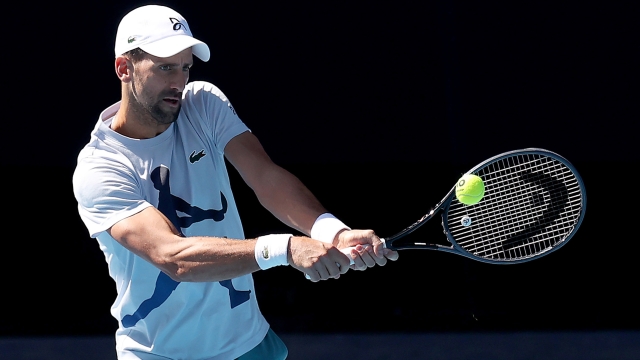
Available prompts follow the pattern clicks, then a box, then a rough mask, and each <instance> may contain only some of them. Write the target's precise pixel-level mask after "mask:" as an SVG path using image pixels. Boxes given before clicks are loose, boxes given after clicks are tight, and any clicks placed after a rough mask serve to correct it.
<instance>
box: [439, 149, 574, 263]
mask: <svg viewBox="0 0 640 360" xmlns="http://www.w3.org/2000/svg"><path fill="white" fill-rule="evenodd" d="M467 173H469V174H475V175H478V176H480V177H481V178H482V179H483V181H484V184H485V194H484V197H483V198H482V200H481V201H480V202H479V203H477V204H475V205H465V204H462V203H461V202H460V201H458V200H457V199H456V198H455V190H454V189H455V187H454V189H452V190H451V191H450V192H449V194H448V195H447V196H446V197H445V199H444V200H443V201H442V210H443V212H442V226H443V228H444V232H445V234H446V235H447V238H448V240H449V242H451V244H452V245H453V246H452V248H451V251H453V252H458V253H460V254H462V255H464V256H467V257H470V258H473V259H475V260H479V261H483V262H488V263H494V264H496V263H497V264H514V263H521V262H525V261H530V260H533V259H536V258H539V257H541V256H544V255H547V254H549V253H551V252H553V251H555V250H557V249H559V248H560V247H562V246H563V245H565V244H566V243H567V242H568V241H569V239H571V238H572V237H573V235H574V234H575V233H576V231H577V230H578V228H579V227H580V225H581V223H582V221H583V219H584V216H585V211H586V204H587V195H586V191H585V187H584V183H583V181H582V178H581V177H580V175H579V174H578V172H577V170H576V169H575V167H574V166H573V165H572V164H571V163H570V162H569V161H568V160H567V159H565V158H564V157H562V156H560V155H558V154H556V153H554V152H552V151H548V150H545V149H539V148H528V149H522V150H514V151H510V152H506V153H503V154H500V155H497V156H494V157H492V158H490V159H487V160H485V161H484V162H482V163H480V164H478V165H477V166H475V167H474V168H472V169H471V170H469V171H468V172H467ZM439 250H445V251H449V250H448V249H446V248H441V249H439Z"/></svg>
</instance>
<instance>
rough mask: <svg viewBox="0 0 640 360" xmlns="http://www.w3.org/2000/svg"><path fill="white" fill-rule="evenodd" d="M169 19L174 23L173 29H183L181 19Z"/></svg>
mask: <svg viewBox="0 0 640 360" xmlns="http://www.w3.org/2000/svg"><path fill="white" fill-rule="evenodd" d="M169 21H171V23H172V24H173V30H175V31H178V30H180V29H182V27H183V26H184V25H183V24H182V23H181V22H180V20H178V19H176V18H169Z"/></svg>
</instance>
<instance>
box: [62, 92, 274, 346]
mask: <svg viewBox="0 0 640 360" xmlns="http://www.w3.org/2000/svg"><path fill="white" fill-rule="evenodd" d="M119 108H120V103H116V104H114V105H112V106H110V107H109V108H107V109H106V110H104V111H103V112H102V114H101V115H100V118H99V120H98V122H97V124H96V126H95V128H94V130H93V131H92V133H91V139H90V141H89V143H88V144H87V145H86V146H85V147H84V148H83V149H82V150H81V152H80V154H79V156H78V163H77V167H76V170H75V173H74V175H73V190H74V194H75V197H76V199H77V201H78V210H79V213H80V217H81V218H82V221H83V222H84V224H85V225H86V227H87V229H88V230H89V234H90V236H91V237H94V238H96V239H97V241H98V243H99V245H100V249H101V250H102V251H103V252H104V255H105V258H106V261H107V263H108V267H109V274H110V276H111V277H112V278H113V279H114V280H115V284H116V288H117V298H116V300H115V302H114V303H113V305H112V307H111V314H112V315H113V316H114V317H115V318H116V319H117V320H118V324H119V327H118V330H117V332H116V348H117V352H118V354H120V356H121V357H122V358H124V357H125V355H126V357H127V358H134V359H135V358H137V357H136V356H134V355H133V354H134V353H140V354H145V353H151V354H155V355H159V356H164V357H167V358H171V359H186V358H189V359H232V358H236V357H238V356H240V355H242V354H244V353H246V352H247V351H249V350H251V349H252V348H253V347H255V346H256V345H258V343H260V341H261V340H262V339H263V337H264V336H265V334H266V333H267V331H268V329H269V325H268V323H267V322H266V320H265V319H264V317H263V315H262V314H261V312H260V310H259V308H258V304H257V302H256V297H255V289H254V284H253V278H252V276H251V275H250V274H249V275H245V276H241V277H238V278H234V279H232V280H227V281H221V282H199V283H198V282H194V283H190V282H176V281H174V280H172V279H171V278H169V277H168V276H167V275H166V274H164V273H163V272H161V271H160V270H159V269H158V268H156V267H155V266H154V265H152V264H151V263H149V262H147V261H145V260H143V259H142V258H140V257H139V256H137V255H135V254H133V253H132V252H130V251H128V250H127V249H126V248H124V247H123V246H122V245H120V243H118V242H117V241H116V240H114V239H113V238H112V237H111V236H110V235H109V234H108V233H107V232H106V230H107V229H109V228H110V227H111V226H112V225H114V224H115V223H117V222H118V221H120V220H122V219H124V218H126V217H129V216H131V215H133V214H135V213H138V212H140V211H141V210H143V209H145V208H147V207H149V206H154V207H156V208H158V209H159V210H160V211H161V212H162V213H163V214H164V215H165V216H167V218H169V220H171V222H172V223H173V224H174V225H175V226H176V228H178V229H179V230H180V231H182V234H184V235H185V236H218V237H225V236H226V237H228V238H233V239H244V232H243V229H242V224H241V222H240V216H239V214H238V210H237V208H236V204H235V201H234V197H233V194H232V192H231V186H230V182H229V177H228V173H227V169H226V166H225V161H224V153H223V151H224V147H225V145H226V144H227V142H228V141H229V140H231V139H232V138H233V137H234V136H237V135H238V134H241V133H243V132H245V131H249V129H248V128H247V127H246V126H245V124H244V123H243V122H242V121H241V120H240V119H239V118H238V116H237V115H236V113H235V111H234V110H233V108H232V107H231V105H230V103H229V101H228V100H227V98H226V97H225V96H224V94H223V93H222V92H221V91H220V90H219V89H218V88H217V87H215V86H214V85H212V84H210V83H206V82H193V83H189V84H188V85H187V86H186V88H185V90H184V91H183V102H182V110H181V111H180V116H179V117H178V119H177V120H176V121H175V122H174V123H173V124H171V125H170V126H169V128H168V129H167V130H166V131H165V132H163V133H162V134H160V135H158V136H156V137H154V138H151V139H144V140H139V139H132V138H128V137H125V136H122V135H120V134H118V133H117V132H115V131H113V130H111V129H110V128H109V126H110V123H111V120H112V119H113V116H114V115H115V113H116V112H117V111H118V109H119ZM140 358H146V357H144V356H141V357H140Z"/></svg>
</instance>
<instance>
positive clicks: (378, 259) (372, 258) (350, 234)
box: [334, 230, 398, 270]
mask: <svg viewBox="0 0 640 360" xmlns="http://www.w3.org/2000/svg"><path fill="white" fill-rule="evenodd" d="M336 237H337V240H338V241H337V245H336V247H337V248H338V249H344V248H348V247H354V249H353V250H352V251H351V258H352V259H353V262H354V264H353V265H351V268H352V269H354V270H366V269H367V268H370V267H374V266H375V265H379V266H384V265H386V263H387V260H391V261H396V260H398V252H397V251H393V250H389V249H386V248H385V247H384V243H383V242H382V241H381V240H380V238H379V237H378V236H377V235H376V234H375V232H373V230H343V231H341V232H339V233H338V234H337V235H336ZM334 243H336V241H335V240H334ZM363 245H370V246H363Z"/></svg>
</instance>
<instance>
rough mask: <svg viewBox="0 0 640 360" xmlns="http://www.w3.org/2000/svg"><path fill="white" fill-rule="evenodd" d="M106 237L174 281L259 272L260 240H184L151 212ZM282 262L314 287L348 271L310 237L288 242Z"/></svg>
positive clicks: (338, 256)
mask: <svg viewBox="0 0 640 360" xmlns="http://www.w3.org/2000/svg"><path fill="white" fill-rule="evenodd" d="M107 231H108V233H109V234H110V235H111V236H112V237H113V238H114V239H115V240H116V241H118V242H119V243H120V244H122V245H123V246H124V247H125V248H127V249H128V250H130V251H131V252H133V253H135V254H136V255H138V256H140V257H142V258H143V259H145V260H147V261H149V262H150V263H152V264H154V265H155V266H156V267H158V268H159V269H160V270H162V271H163V272H165V273H166V274H167V275H168V276H170V277H171V278H172V279H174V280H176V281H193V282H198V281H220V280H226V279H231V278H235V277H238V276H241V275H245V274H249V273H252V272H255V271H258V270H260V269H261V267H260V266H259V264H258V262H257V260H256V244H257V243H258V239H247V240H240V239H227V238H219V237H208V236H190V237H184V236H181V235H180V232H179V231H178V230H177V229H176V228H175V227H174V226H173V224H171V222H170V221H169V219H167V218H166V217H165V216H164V215H163V214H162V213H161V212H160V211H158V210H157V209H156V208H154V207H148V208H146V209H144V210H142V211H140V212H138V213H136V214H134V215H132V216H129V217H127V218H125V219H123V220H120V221H119V222H117V223H116V224H115V225H113V226H112V227H111V228H109V229H108V230H107ZM286 256H287V258H286V259H285V260H284V262H288V263H289V264H290V265H291V266H293V267H295V268H296V269H298V270H300V271H302V272H303V273H305V274H307V275H309V277H310V278H311V280H312V281H319V280H326V279H329V278H335V277H339V275H340V274H344V273H345V272H346V271H348V270H349V258H348V257H347V256H346V255H344V254H343V253H341V252H340V251H339V250H338V249H337V248H335V247H334V246H332V245H331V244H327V243H323V242H320V241H316V240H313V239H311V238H308V237H303V236H292V237H291V238H290V240H289V244H288V248H287V255H286ZM336 263H337V264H336Z"/></svg>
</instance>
